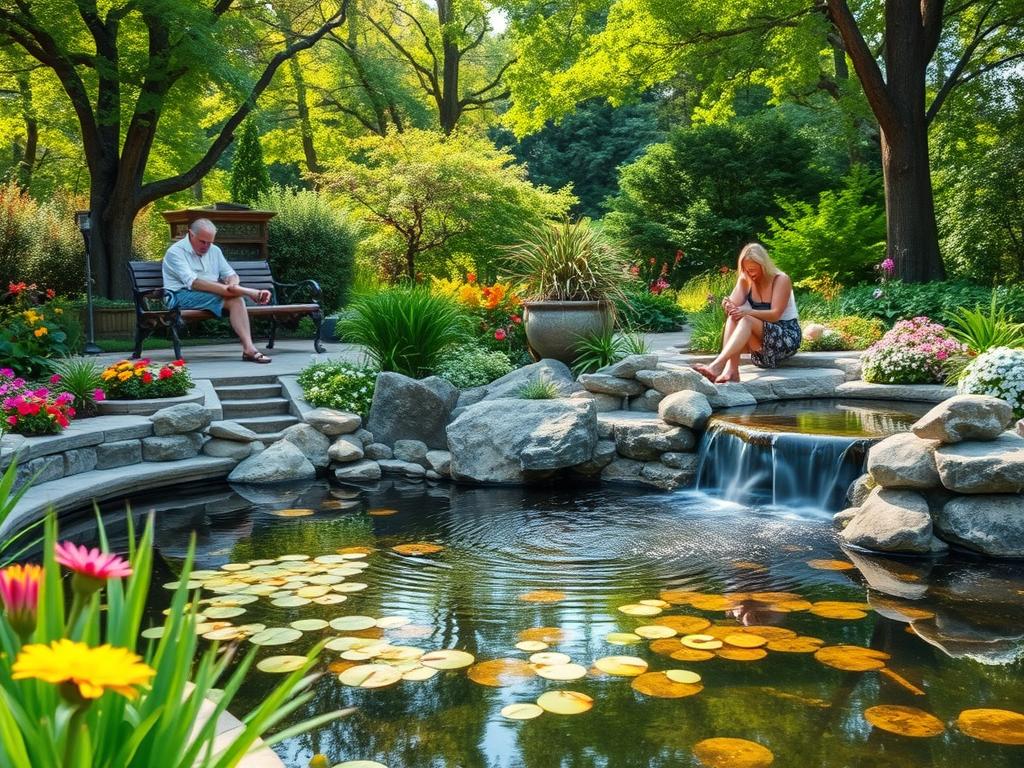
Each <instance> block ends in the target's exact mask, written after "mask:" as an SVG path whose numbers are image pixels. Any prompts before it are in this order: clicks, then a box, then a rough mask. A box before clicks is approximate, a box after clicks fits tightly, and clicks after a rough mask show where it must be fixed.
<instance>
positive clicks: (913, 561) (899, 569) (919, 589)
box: [843, 537, 934, 605]
mask: <svg viewBox="0 0 1024 768" xmlns="http://www.w3.org/2000/svg"><path fill="white" fill-rule="evenodd" d="M932 538H934V537H932ZM843 552H844V554H845V555H846V556H847V557H848V558H850V562H851V563H853V564H854V565H855V566H857V570H858V571H860V573H861V575H862V576H863V577H864V580H865V581H866V582H867V583H868V585H869V586H870V587H871V589H872V590H875V591H874V592H871V591H869V592H868V602H869V603H871V604H872V605H875V604H876V598H878V597H880V596H881V595H882V594H884V595H893V596H895V597H901V598H905V599H908V600H920V599H921V598H922V597H924V596H925V595H927V594H928V585H929V583H930V581H931V580H930V576H931V572H932V568H933V563H932V560H931V559H929V558H916V557H915V558H906V557H885V556H883V555H878V554H875V553H870V552H857V551H856V550H853V549H849V548H844V549H843ZM879 593H881V594H879Z"/></svg>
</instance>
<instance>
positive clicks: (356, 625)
mask: <svg viewBox="0 0 1024 768" xmlns="http://www.w3.org/2000/svg"><path fill="white" fill-rule="evenodd" d="M330 625H331V629H336V630H338V631H339V632H352V631H357V630H360V629H369V628H370V627H374V626H376V625H377V620H376V619H375V618H373V617H372V616H340V617H338V618H337V619H331V622H330Z"/></svg>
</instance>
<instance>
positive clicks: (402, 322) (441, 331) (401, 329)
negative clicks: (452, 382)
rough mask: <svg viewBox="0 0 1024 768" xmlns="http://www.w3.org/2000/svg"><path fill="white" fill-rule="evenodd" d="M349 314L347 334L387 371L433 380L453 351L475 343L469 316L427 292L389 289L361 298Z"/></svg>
mask: <svg viewBox="0 0 1024 768" xmlns="http://www.w3.org/2000/svg"><path fill="white" fill-rule="evenodd" d="M349 309H350V310H351V314H349V316H348V317H346V318H345V319H344V320H342V321H341V332H342V335H343V336H344V338H345V340H346V341H348V342H351V343H353V344H362V345H363V346H364V347H365V348H366V354H367V355H368V356H369V357H370V360H371V361H373V363H374V365H376V366H377V367H378V368H379V369H380V370H382V371H395V372H396V373H401V374H404V375H405V376H410V377H412V378H419V377H421V376H429V375H430V374H432V373H433V372H434V371H435V370H436V369H437V366H438V363H439V361H440V359H441V356H442V355H443V354H444V353H445V352H447V351H448V350H449V348H450V347H452V346H454V345H455V344H459V343H463V342H466V341H468V340H469V338H470V331H469V326H470V320H469V317H468V315H466V313H465V312H464V311H463V310H462V309H461V308H460V307H459V306H458V305H457V304H456V303H455V302H453V301H452V300H450V299H448V298H446V297H444V296H439V295H437V294H434V293H431V292H430V290H429V289H427V288H422V287H412V288H389V289H388V290H386V291H381V292H379V293H371V294H369V295H366V296H362V297H360V298H358V299H356V300H355V301H353V302H352V304H351V305H350V307H349Z"/></svg>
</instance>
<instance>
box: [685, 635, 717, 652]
mask: <svg viewBox="0 0 1024 768" xmlns="http://www.w3.org/2000/svg"><path fill="white" fill-rule="evenodd" d="M679 642H681V643H682V644H683V645H684V646H686V647H687V648H692V649H693V650H695V651H714V650H717V649H719V648H721V647H722V645H723V643H722V641H721V640H719V639H717V638H715V637H714V636H712V635H686V636H685V637H681V638H680V639H679Z"/></svg>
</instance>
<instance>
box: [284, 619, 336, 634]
mask: <svg viewBox="0 0 1024 768" xmlns="http://www.w3.org/2000/svg"><path fill="white" fill-rule="evenodd" d="M289 626H290V627H291V628H292V629H297V630H299V632H317V631H319V630H321V629H324V628H326V627H327V622H326V621H324V620H323V619H299V620H298V621H293V622H292V623H291V624H290V625H289Z"/></svg>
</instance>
